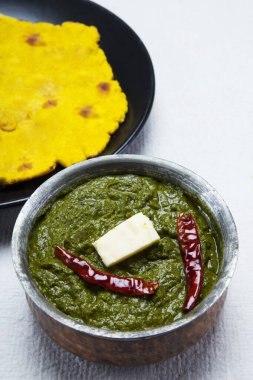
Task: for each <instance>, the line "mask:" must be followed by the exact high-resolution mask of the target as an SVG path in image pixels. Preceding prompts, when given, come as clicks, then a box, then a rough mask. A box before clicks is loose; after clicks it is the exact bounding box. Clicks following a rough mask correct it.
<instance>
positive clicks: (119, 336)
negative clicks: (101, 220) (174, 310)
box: [12, 155, 238, 365]
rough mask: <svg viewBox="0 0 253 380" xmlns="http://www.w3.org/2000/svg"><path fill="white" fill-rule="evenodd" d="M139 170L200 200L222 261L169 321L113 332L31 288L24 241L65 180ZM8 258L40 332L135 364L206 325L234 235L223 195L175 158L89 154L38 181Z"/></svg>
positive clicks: (233, 256) (82, 352)
mask: <svg viewBox="0 0 253 380" xmlns="http://www.w3.org/2000/svg"><path fill="white" fill-rule="evenodd" d="M126 173H132V174H139V175H146V176H149V177H154V178H156V179H159V180H167V181H168V182H171V183H174V184H176V185H179V186H180V187H181V188H183V189H184V191H185V192H186V193H188V194H190V195H192V196H195V197H197V199H198V202H200V203H201V204H203V205H205V208H206V209H207V210H208V214H209V216H210V217H211V219H212V221H213V223H215V225H216V226H215V227H216V229H217V231H218V233H219V235H220V240H221V243H222V246H223V263H222V269H221V273H220V276H219V279H218V281H217V283H216V285H215V286H214V288H213V289H212V291H211V292H210V293H209V295H208V296H207V297H206V298H205V299H204V300H203V301H202V302H201V303H200V304H199V305H198V306H197V307H196V308H195V309H194V310H193V311H191V312H190V313H188V314H187V315H185V316H184V317H183V318H182V319H180V320H178V321H176V322H174V323H172V324H171V325H168V326H164V327H159V328H155V329H149V330H143V331H136V332H119V331H111V330H107V329H102V328H95V327H91V326H88V325H85V324H84V323H81V322H78V321H76V320H74V319H73V318H71V317H69V316H67V315H66V314H64V313H62V312H61V311H59V310H58V309H56V308H55V307H54V306H53V305H51V304H50V303H49V302H48V301H47V300H46V299H45V298H44V297H43V295H42V294H41V293H40V292H39V290H38V289H37V288H36V286H35V284H34V282H33V279H32V277H31V274H30V271H29V268H28V259H27V241H28V237H29V234H30V232H31V230H32V228H33V225H34V222H35V220H36V217H37V216H38V214H39V213H40V211H41V210H42V209H44V208H45V206H46V205H47V204H48V203H49V202H52V200H54V199H55V198H57V197H58V196H59V194H61V193H62V192H63V191H64V190H65V191H66V189H67V188H68V187H69V186H73V185H74V184H78V183H82V182H84V181H87V180H89V179H91V178H94V177H98V176H104V175H109V174H126ZM12 250H13V262H14V267H15V270H16V273H17V276H18V278H19V280H20V282H21V284H22V286H23V288H24V290H25V293H26V298H27V301H28V303H29V306H30V308H31V310H32V312H33V314H34V315H35V317H36V319H37V320H38V321H39V322H40V324H41V326H42V327H43V329H44V330H45V331H46V333H47V334H48V335H49V336H50V337H51V338H52V339H53V340H54V341H55V342H56V343H58V344H59V345H60V346H62V347H64V348H65V349H66V350H68V351H70V352H73V353H74V354H76V355H79V356H80V357H82V358H84V359H87V360H92V361H96V362H107V363H110V364H115V365H140V364H148V363H153V362H157V361H160V360H162V359H165V358H167V357H169V356H173V355H176V354H179V353H180V352H182V351H184V350H185V349H187V348H188V347H190V346H191V345H192V344H193V343H195V342H196V341H197V340H199V339H200V338H201V337H202V336H204V335H205V334H206V332H207V331H208V330H209V329H210V328H211V327H212V325H213V323H214V321H215V319H216V317H217V315H218V313H219V311H220V309H221V307H222V305H223V303H224V301H225V298H226V293H227V287H228V284H229V282H230V280H231V277H232V275H233V273H234V270H235V265H236V261H237V255H238V236H237V231H236V227H235V223H234V220H233V217H232V215H231V213H230V211H229V209H228V207H227V206H226V204H225V202H224V201H223V199H222V198H221V197H220V195H219V194H218V193H217V192H216V190H215V189H214V188H213V187H212V186H211V185H209V184H208V183H207V182H206V181H205V180H204V179H202V178H201V177H199V176H198V175H197V174H195V173H193V172H192V171H190V170H188V169H186V168H184V167H182V166H179V165H177V164H175V163H172V162H168V161H165V160H160V159H157V158H153V157H146V156H138V155H119V156H106V157H100V158H94V159H91V160H88V161H86V162H82V163H79V164H76V165H74V166H71V167H70V168H67V169H65V170H63V171H61V172H59V173H58V174H56V175H54V176H53V177H51V178H50V179H49V180H47V181H46V182H45V183H43V184H42V185H41V186H40V187H39V188H38V189H37V190H36V191H35V192H34V193H33V195H32V196H31V198H30V199H29V200H28V201H27V202H26V204H25V205H24V207H23V208H22V210H21V212H20V214H19V216H18V219H17V221H16V224H15V227H14V232H13V238H12Z"/></svg>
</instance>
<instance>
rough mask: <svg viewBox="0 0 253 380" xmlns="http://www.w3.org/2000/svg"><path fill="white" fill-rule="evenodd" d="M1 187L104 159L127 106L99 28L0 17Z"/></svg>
mask: <svg viewBox="0 0 253 380" xmlns="http://www.w3.org/2000/svg"><path fill="white" fill-rule="evenodd" d="M0 36H1V39H0V78H1V81H0V182H3V183H6V184H11V183H15V182H18V181H23V180H27V179H30V178H33V177H36V176H39V175H43V174H45V173H47V172H49V171H51V170H53V169H54V168H55V166H56V164H57V163H59V164H61V165H62V166H69V165H72V164H74V163H76V162H79V161H82V160H85V159H86V158H88V157H91V156H95V155H97V154H99V153H100V152H101V151H102V150H103V149H104V148H105V147H106V145H107V144H108V142H109V140H110V135H111V134H112V133H114V132H115V131H116V130H117V128H118V127H119V124H120V123H121V122H122V121H123V120H124V118H125V114H126V112H127V100H126V96H125V94H124V93H123V92H122V90H121V88H120V85H119V83H118V82H117V81H116V80H114V79H113V72H112V69H111V67H110V65H109V63H108V62H107V59H106V56H105V54H104V52H103V50H102V49H101V48H100V47H99V45H98V42H99V38H100V37H99V33H98V31H97V29H96V28H95V27H94V26H86V25H84V24H79V23H74V22H64V23H63V24H62V25H52V24H49V23H41V22H40V23H36V24H33V23H30V22H27V21H20V20H16V19H14V18H10V17H7V16H3V15H0Z"/></svg>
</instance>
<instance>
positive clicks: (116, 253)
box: [93, 212, 160, 267]
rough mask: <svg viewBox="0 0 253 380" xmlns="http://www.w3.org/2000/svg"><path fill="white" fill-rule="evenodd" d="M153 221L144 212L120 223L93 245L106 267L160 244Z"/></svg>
mask: <svg viewBox="0 0 253 380" xmlns="http://www.w3.org/2000/svg"><path fill="white" fill-rule="evenodd" d="M159 240H160V237H159V235H158V233H157V232H156V230H155V229H154V226H153V223H152V222H151V220H150V219H149V218H148V217H147V216H146V215H144V214H143V213H142V212H139V213H138V214H135V215H134V216H132V217H131V218H129V219H127V220H125V221H124V222H122V223H120V224H119V225H118V226H116V227H114V228H113V229H111V230H110V231H109V232H107V233H106V234H105V235H103V236H102V237H101V238H99V239H98V240H97V241H95V242H94V243H93V245H94V247H95V249H96V250H97V252H98V254H99V255H100V257H101V259H102V260H103V262H104V264H105V265H106V266H108V267H109V266H111V265H114V264H117V263H119V262H120V261H123V260H125V259H127V258H128V257H130V256H133V255H135V254H136V253H138V252H140V251H142V250H143V249H145V248H147V247H149V246H150V245H152V244H154V243H156V242H158V241H159Z"/></svg>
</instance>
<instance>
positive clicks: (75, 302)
mask: <svg viewBox="0 0 253 380" xmlns="http://www.w3.org/2000/svg"><path fill="white" fill-rule="evenodd" d="M140 211H141V212H143V213H144V214H145V215H147V216H148V217H149V218H150V219H151V220H152V221H153V223H154V227H155V229H156V231H157V232H158V234H159V235H160V237H161V240H160V242H159V243H157V244H155V245H153V246H152V247H151V248H148V249H146V250H145V251H143V252H141V253H138V254H136V255H135V256H133V257H132V258H129V259H127V260H125V261H123V262H121V263H120V264H117V265H115V266H113V267H111V268H109V269H108V268H106V267H105V266H104V265H103V263H102V260H101V258H100V257H99V255H98V254H97V252H96V251H95V249H94V247H93V245H92V242H94V241H95V240H97V239H98V238H99V237H101V236H102V235H104V234H105V233H106V232H107V231H109V230H110V229H111V228H113V227H115V226H116V225H117V224H119V223H121V222H123V221H124V220H126V219H128V218H129V217H130V216H132V215H134V214H136V213H138V212H140ZM180 212H184V213H185V214H188V213H189V212H191V213H192V214H193V217H194V218H195V220H196V222H197V225H198V230H199V235H200V239H201V243H202V253H203V259H204V283H203V289H202V293H201V296H200V300H202V299H203V298H204V297H205V296H206V295H207V294H208V292H209V291H210V290H211V288H212V287H213V286H214V284H215V282H216V281H217V276H218V274H219V268H220V262H221V253H218V250H217V244H216V240H215V236H216V235H215V232H214V229H213V228H212V226H211V223H210V222H209V221H208V218H207V216H206V214H205V213H204V211H203V210H202V209H201V207H200V206H199V205H197V203H196V201H194V200H192V199H190V198H189V197H188V196H187V195H186V194H185V193H184V192H183V190H182V189H180V188H179V187H176V186H173V185H171V184H169V183H166V184H165V183H161V182H158V181H156V180H155V179H152V178H147V177H140V176H136V175H117V176H105V177H100V178H96V179H93V180H91V181H89V182H87V183H84V184H82V185H79V186H78V187H76V188H75V189H72V190H71V191H70V192H69V193H68V194H65V195H62V196H61V197H60V198H58V199H57V200H56V201H55V202H54V203H53V204H52V205H51V206H50V207H49V208H48V209H47V210H45V211H44V213H43V214H42V215H41V216H40V217H39V218H38V220H37V222H36V225H35V227H34V229H33V232H32V233H31V235H30V239H29V245H28V255H29V267H30V271H31V273H32V277H33V279H34V282H35V284H36V285H37V287H38V288H39V290H40V291H41V293H42V294H43V295H44V296H45V298H46V299H47V300H48V301H49V302H51V303H52V304H53V305H55V306H56V307H57V308H58V309H59V310H61V311H62V312H63V313H65V314H67V315H69V316H71V317H73V318H75V319H77V320H79V321H83V322H84V323H85V324H88V325H91V326H95V327H102V328H107V329H110V330H119V331H136V330H143V329H148V328H154V327H160V326H164V325H168V324H170V323H172V322H173V321H175V320H176V319H179V318H181V317H182V316H183V314H182V306H183V302H184V298H185V274H184V268H183V262H182V259H181V254H180V250H179V246H178V241H177V217H178V215H179V213H180ZM56 245H60V246H62V247H63V248H65V249H67V250H69V251H71V252H73V253H74V254H76V255H78V256H81V257H84V258H85V259H86V260H87V261H88V262H89V263H90V264H93V265H94V266H95V267H97V268H99V269H101V270H104V271H107V272H111V273H115V274H117V275H119V276H138V277H141V278H143V279H145V280H148V281H158V282H159V284H160V286H159V289H158V290H157V292H156V293H155V295H153V296H145V297H130V296H125V295H122V294H116V293H112V292H110V291H108V290H106V289H103V288H100V287H99V286H97V285H93V284H88V283H86V282H85V281H84V280H82V279H80V278H79V277H78V276H77V275H76V274H75V273H74V272H73V271H72V270H71V269H69V268H67V267H66V266H65V265H64V264H63V263H62V262H60V260H58V259H57V258H55V257H54V254H53V252H54V247H55V246H56Z"/></svg>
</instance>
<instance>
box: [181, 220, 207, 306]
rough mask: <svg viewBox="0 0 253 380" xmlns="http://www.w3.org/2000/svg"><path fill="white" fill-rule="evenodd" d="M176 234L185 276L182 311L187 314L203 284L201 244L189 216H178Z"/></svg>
mask: <svg viewBox="0 0 253 380" xmlns="http://www.w3.org/2000/svg"><path fill="white" fill-rule="evenodd" d="M177 232H178V240H179V246H180V251H181V255H182V259H183V262H184V271H185V275H186V298H185V302H184V306H183V310H184V311H185V312H187V311H190V310H192V309H193V308H194V307H195V305H196V303H197V301H198V297H199V294H200V292H201V289H202V283H203V264H202V254H201V243H200V238H199V234H198V229H197V225H196V222H195V220H194V219H193V217H192V215H191V214H189V215H188V216H187V217H185V216H184V214H183V213H181V214H180V215H179V217H178V221H177Z"/></svg>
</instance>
